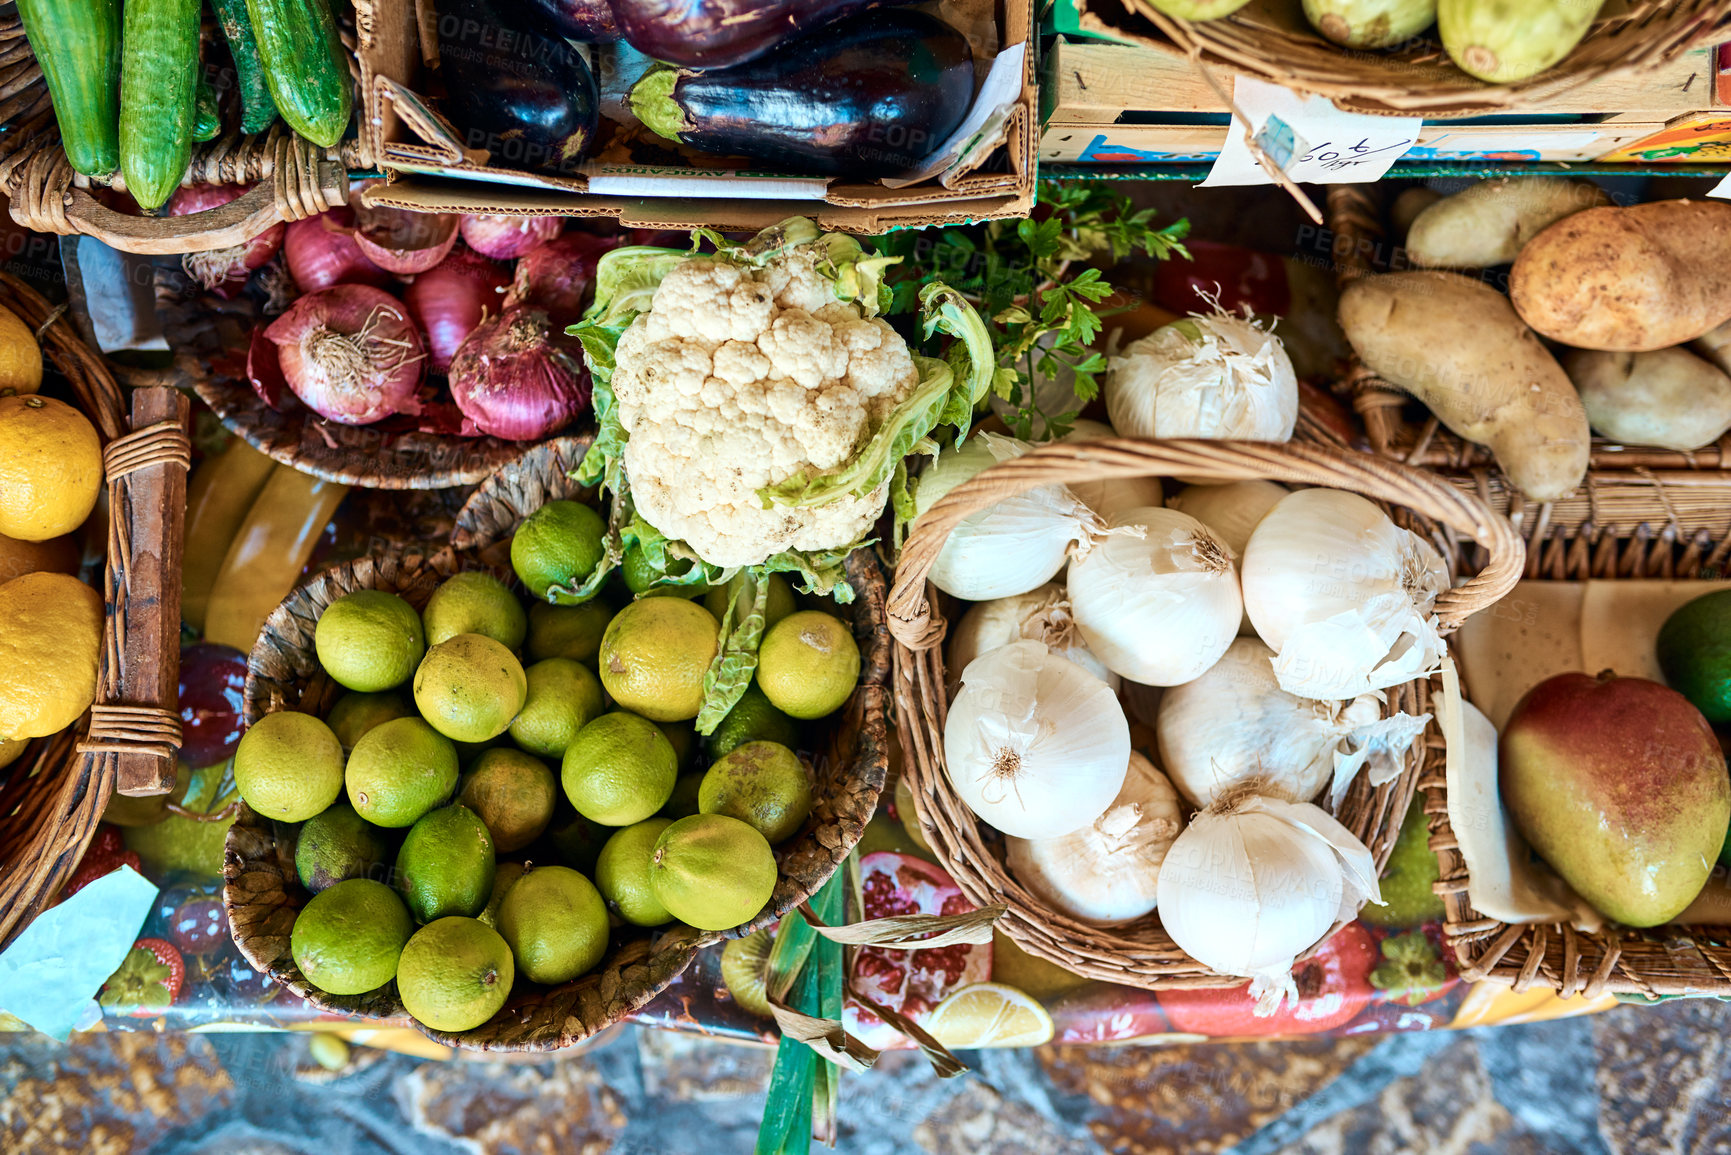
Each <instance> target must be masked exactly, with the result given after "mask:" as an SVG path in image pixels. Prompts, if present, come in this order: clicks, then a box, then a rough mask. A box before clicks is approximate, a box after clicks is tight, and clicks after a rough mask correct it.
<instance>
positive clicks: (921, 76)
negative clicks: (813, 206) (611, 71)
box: [631, 9, 974, 177]
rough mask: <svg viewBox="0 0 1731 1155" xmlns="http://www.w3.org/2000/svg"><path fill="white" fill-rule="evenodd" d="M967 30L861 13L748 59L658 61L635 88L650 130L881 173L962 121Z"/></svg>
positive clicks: (775, 162)
mask: <svg viewBox="0 0 1731 1155" xmlns="http://www.w3.org/2000/svg"><path fill="white" fill-rule="evenodd" d="M973 95H974V54H973V50H972V49H970V48H969V47H968V38H967V37H965V36H963V35H962V34H961V33H960V32H958V31H956V30H955V29H954V28H951V27H950V26H949V25H948V24H945V23H944V22H943V21H942V20H939V19H938V18H936V17H935V16H928V15H926V14H925V13H924V12H915V11H911V10H906V9H900V10H898V9H882V10H879V11H875V12H864V13H861V14H859V15H857V16H853V17H851V18H849V19H847V20H843V21H840V22H838V23H835V24H831V25H828V26H826V27H824V28H823V29H821V30H819V31H817V32H815V33H813V34H812V35H809V36H803V37H801V38H799V39H798V40H794V41H791V42H789V43H786V44H783V45H781V46H780V47H778V48H777V49H776V50H775V51H774V52H771V53H769V54H768V55H765V56H761V57H759V58H758V59H756V60H753V61H751V62H750V63H749V64H741V65H738V66H736V67H733V68H711V69H705V70H703V71H702V72H693V71H689V70H685V69H674V68H662V69H655V70H652V71H650V72H649V73H647V74H645V76H644V77H643V79H641V80H639V81H638V82H637V84H636V85H634V86H633V87H632V89H631V110H632V111H633V112H634V113H636V115H637V118H638V119H639V120H640V121H642V122H643V124H644V126H645V127H647V128H649V129H650V130H652V131H654V132H657V133H659V134H660V135H662V136H664V137H667V138H668V139H670V140H676V141H679V142H681V143H683V144H688V145H690V146H691V147H693V148H696V149H701V150H702V151H704V152H717V153H726V154H728V155H730V156H743V157H749V158H750V159H752V160H755V161H761V162H762V163H764V164H765V165H769V166H773V167H775V168H778V169H780V170H782V171H784V172H793V173H812V174H817V175H824V176H831V175H833V176H859V177H878V176H884V175H889V174H894V173H898V172H901V171H902V170H904V169H908V168H912V167H913V166H915V165H917V164H918V163H919V162H920V161H922V160H924V159H925V158H926V157H928V156H930V155H931V153H932V152H933V150H935V149H936V148H937V147H938V146H939V145H941V144H942V143H943V142H944V140H945V139H946V138H948V137H949V135H950V134H951V133H952V132H954V131H955V130H956V129H957V128H958V127H959V126H960V125H961V123H962V118H963V117H965V116H966V115H967V112H968V105H969V103H970V102H971V101H972V100H973Z"/></svg>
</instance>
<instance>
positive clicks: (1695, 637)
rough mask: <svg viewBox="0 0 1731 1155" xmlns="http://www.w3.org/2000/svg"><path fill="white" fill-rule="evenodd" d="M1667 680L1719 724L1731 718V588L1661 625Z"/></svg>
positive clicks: (1689, 605)
mask: <svg viewBox="0 0 1731 1155" xmlns="http://www.w3.org/2000/svg"><path fill="white" fill-rule="evenodd" d="M1657 648H1658V656H1659V668H1660V669H1661V670H1663V671H1664V672H1665V681H1667V682H1669V683H1670V685H1671V688H1672V689H1673V690H1676V691H1677V692H1678V693H1679V694H1682V695H1683V696H1684V697H1685V698H1687V699H1689V701H1690V702H1691V703H1693V704H1694V706H1695V708H1696V709H1697V710H1699V711H1701V713H1702V714H1704V715H1706V717H1707V721H1709V722H1711V723H1713V725H1715V726H1718V725H1720V724H1722V723H1725V722H1731V590H1719V591H1717V592H1716V593H1710V594H1703V595H1702V596H1701V597H1698V598H1696V599H1695V600H1693V601H1691V602H1687V603H1685V604H1684V605H1682V606H1680V607H1678V609H1677V610H1676V611H1675V612H1674V613H1672V615H1671V616H1670V617H1668V618H1666V619H1665V624H1664V625H1663V626H1661V627H1660V629H1659V640H1658V647H1657Z"/></svg>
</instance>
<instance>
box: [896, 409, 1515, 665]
mask: <svg viewBox="0 0 1731 1155" xmlns="http://www.w3.org/2000/svg"><path fill="white" fill-rule="evenodd" d="M1177 474H1182V475H1184V476H1186V477H1191V476H1194V477H1199V478H1206V479H1207V480H1208V481H1209V482H1210V483H1211V484H1225V483H1227V482H1232V481H1257V480H1267V481H1279V482H1286V483H1291V484H1300V485H1322V486H1328V487H1331V488H1334V489H1344V490H1348V491H1350V492H1353V493H1358V494H1361V495H1363V496H1365V497H1370V498H1376V499H1379V500H1382V501H1386V502H1388V503H1390V504H1392V505H1401V506H1405V507H1406V508H1408V509H1410V510H1412V511H1414V512H1415V513H1419V514H1423V515H1424V516H1426V517H1429V518H1431V519H1433V520H1435V521H1437V522H1440V523H1441V524H1443V525H1446V526H1448V527H1449V528H1450V529H1453V530H1455V531H1456V532H1457V533H1461V534H1465V535H1466V536H1468V537H1471V538H1472V539H1473V540H1474V541H1476V542H1478V543H1479V544H1480V545H1482V546H1484V547H1485V549H1486V550H1488V551H1489V552H1490V561H1489V562H1488V563H1487V564H1486V565H1485V567H1484V568H1483V569H1482V570H1480V571H1479V572H1478V573H1477V574H1476V575H1474V576H1473V577H1471V578H1469V579H1468V580H1467V581H1466V582H1465V583H1464V584H1463V585H1460V586H1458V587H1456V588H1454V589H1450V590H1446V591H1444V592H1443V593H1442V594H1441V595H1440V596H1439V597H1438V598H1437V600H1436V616H1437V619H1438V621H1439V622H1440V623H1441V625H1442V627H1443V628H1444V629H1445V630H1452V629H1455V628H1456V627H1458V626H1459V625H1460V624H1461V623H1462V622H1463V621H1465V620H1466V619H1467V618H1469V617H1471V616H1472V615H1473V614H1475V613H1477V612H1478V611H1479V610H1482V609H1484V608H1485V607H1486V606H1488V605H1490V604H1491V603H1493V602H1495V601H1496V600H1497V599H1498V598H1501V597H1502V596H1503V595H1504V594H1506V593H1508V592H1509V590H1510V589H1512V588H1513V587H1514V584H1515V582H1517V581H1518V580H1520V576H1521V568H1522V566H1523V565H1524V564H1525V562H1526V547H1525V545H1524V544H1523V543H1522V541H1521V538H1520V536H1519V535H1518V534H1516V533H1515V530H1514V527H1513V526H1512V525H1510V524H1509V522H1508V519H1507V518H1504V517H1500V516H1498V515H1497V514H1496V512H1495V511H1493V510H1492V509H1491V507H1490V506H1489V505H1487V504H1486V503H1485V502H1483V501H1482V500H1480V499H1479V498H1478V497H1476V496H1474V495H1473V494H1470V493H1466V492H1463V491H1461V490H1457V489H1456V488H1455V487H1454V486H1452V485H1450V484H1449V483H1448V482H1446V481H1444V480H1442V479H1441V478H1438V477H1435V476H1433V475H1431V474H1428V473H1424V472H1422V471H1420V470H1416V469H1412V468H1409V467H1407V466H1404V465H1400V464H1397V463H1395V462H1391V461H1384V460H1382V459H1380V458H1375V457H1371V456H1369V455H1367V454H1361V453H1353V452H1349V451H1343V450H1338V449H1330V448H1327V447H1325V446H1319V445H1307V444H1300V443H1293V444H1287V445H1274V444H1264V443H1261V442H1253V441H1134V440H1129V439H1126V438H1110V439H1107V440H1102V441H1084V442H1061V443H1055V444H1051V445H1045V446H1042V447H1040V448H1039V449H1036V450H1034V451H1033V452H1032V453H1028V454H1026V455H1024V456H1022V457H1017V458H1013V459H1012V460H1009V461H1005V462H1001V463H1000V464H997V465H994V466H992V467H991V468H989V469H987V470H985V471H984V472H982V473H979V474H977V475H976V476H974V477H973V478H971V479H969V480H968V481H966V482H963V483H962V484H961V485H958V486H957V487H956V488H955V489H953V490H951V491H950V492H949V493H948V494H946V495H945V496H944V498H943V499H942V500H941V501H939V502H938V503H937V504H936V505H934V506H932V508H931V509H929V510H927V511H926V512H925V514H924V515H923V516H922V517H921V518H920V519H919V521H918V522H917V523H915V525H914V530H913V533H912V534H911V535H910V536H909V538H908V540H907V544H906V545H904V546H903V547H902V554H901V560H900V562H899V563H898V564H897V566H896V581H895V585H894V586H893V587H892V588H891V589H890V595H889V602H888V608H889V626H890V633H892V634H894V635H895V637H896V640H897V641H899V642H901V643H902V645H904V646H907V647H908V648H909V649H913V650H924V649H930V648H932V647H934V646H937V645H939V644H941V643H942V642H943V640H944V631H945V623H944V620H943V618H942V617H940V616H939V615H938V613H937V612H936V610H935V609H934V608H933V606H932V603H931V599H930V597H929V596H928V595H927V593H926V574H927V573H928V572H930V570H931V568H932V565H933V563H935V562H936V561H937V558H938V552H939V551H940V550H942V549H943V546H944V542H945V541H947V540H948V539H949V536H950V532H951V531H952V530H954V529H955V528H956V526H957V525H959V524H960V523H961V522H962V521H963V520H964V519H966V518H967V517H969V516H970V515H972V514H975V513H978V512H979V511H980V510H982V509H986V508H987V507H989V506H992V505H995V504H997V503H998V502H999V501H1002V500H1003V499H1004V498H1006V497H1011V496H1014V495H1015V494H1018V493H1025V492H1026V491H1028V490H1030V489H1035V488H1038V487H1039V486H1042V485H1052V484H1054V483H1062V484H1068V483H1070V482H1073V481H1105V480H1112V479H1117V478H1130V477H1150V476H1152V477H1170V476H1173V475H1177Z"/></svg>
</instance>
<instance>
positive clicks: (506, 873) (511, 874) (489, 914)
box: [475, 862, 524, 930]
mask: <svg viewBox="0 0 1731 1155" xmlns="http://www.w3.org/2000/svg"><path fill="white" fill-rule="evenodd" d="M523 870H524V866H523V864H522V863H521V862H501V863H499V865H498V866H496V867H494V868H493V897H491V898H489V899H488V900H487V909H486V910H483V911H482V912H481V913H480V914H478V915H476V916H475V917H476V918H479V919H480V920H481V921H482V922H484V923H486V924H487V925H488V926H490V927H492V928H493V929H494V930H498V929H499V907H500V906H501V905H503V903H504V901H505V894H506V892H507V891H509V890H510V889H511V887H512V886H514V885H516V882H517V880H518V879H519V878H522V877H523Z"/></svg>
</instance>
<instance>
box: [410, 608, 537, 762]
mask: <svg viewBox="0 0 1731 1155" xmlns="http://www.w3.org/2000/svg"><path fill="white" fill-rule="evenodd" d="M528 695H529V680H528V678H527V677H526V676H525V675H524V673H523V664H522V663H521V662H519V661H518V660H517V656H516V655H515V654H513V653H512V652H511V651H510V650H507V649H506V648H505V647H504V646H502V645H500V644H499V643H498V642H496V641H494V640H493V639H492V638H489V637H487V636H486V635H484V634H458V635H457V636H456V637H454V638H450V639H448V640H446V641H443V642H440V643H439V644H438V645H436V646H434V647H433V648H432V649H430V650H428V651H427V656H426V657H425V658H423V659H421V666H420V669H418V670H416V671H415V705H416V706H418V707H419V708H420V711H421V716H422V717H424V718H426V720H427V721H428V722H431V723H432V725H433V728H434V729H435V730H437V731H438V732H439V733H441V734H443V735H444V736H445V737H447V738H452V739H455V740H456V741H458V742H489V741H492V740H493V739H494V738H497V737H498V736H499V735H500V734H503V733H504V732H505V729H506V727H508V726H509V725H510V724H511V719H512V718H515V717H516V716H517V712H518V711H519V710H521V709H522V708H523V700H524V699H525V698H527V697H528Z"/></svg>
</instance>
